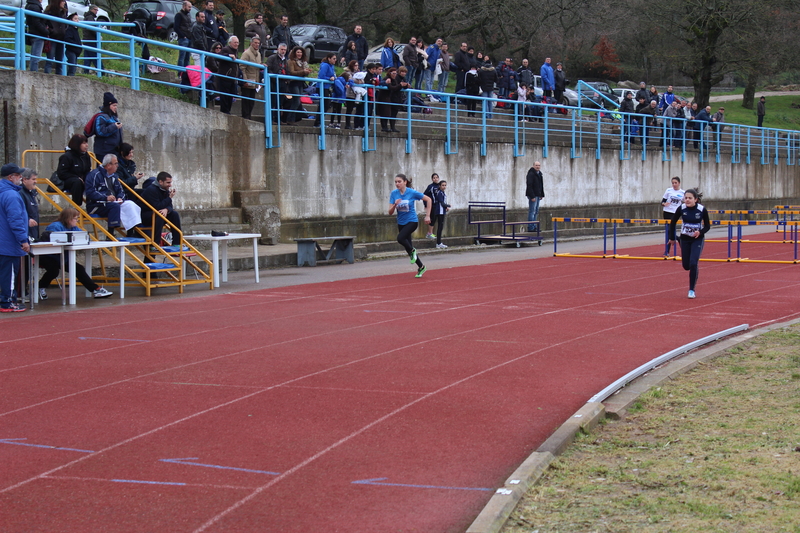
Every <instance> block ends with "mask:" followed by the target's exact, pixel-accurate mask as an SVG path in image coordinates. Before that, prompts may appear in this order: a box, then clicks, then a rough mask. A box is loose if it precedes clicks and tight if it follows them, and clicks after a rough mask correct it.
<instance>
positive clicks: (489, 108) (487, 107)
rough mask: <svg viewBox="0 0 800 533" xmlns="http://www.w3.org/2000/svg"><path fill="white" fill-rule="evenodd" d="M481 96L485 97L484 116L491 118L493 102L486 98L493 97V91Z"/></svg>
mask: <svg viewBox="0 0 800 533" xmlns="http://www.w3.org/2000/svg"><path fill="white" fill-rule="evenodd" d="M483 97H484V98H486V100H484V101H483V111H484V113H486V118H492V107H493V106H494V102H490V101H489V100H488V99H489V98H494V91H489V92H488V93H483Z"/></svg>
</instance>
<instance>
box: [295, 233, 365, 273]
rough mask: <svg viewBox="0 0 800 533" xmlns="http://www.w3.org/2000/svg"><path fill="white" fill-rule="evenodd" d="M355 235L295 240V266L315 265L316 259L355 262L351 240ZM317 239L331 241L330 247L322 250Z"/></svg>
mask: <svg viewBox="0 0 800 533" xmlns="http://www.w3.org/2000/svg"><path fill="white" fill-rule="evenodd" d="M354 239H355V237H348V236H337V237H307V238H302V239H295V241H297V266H303V265H305V264H306V263H308V266H317V261H337V262H341V261H347V262H348V263H350V264H353V263H354V262H355V256H354V254H353V240H354ZM319 241H332V242H331V245H330V248H329V249H327V250H323V249H322V247H321V246H320V245H319Z"/></svg>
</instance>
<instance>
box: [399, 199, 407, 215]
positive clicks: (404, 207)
mask: <svg viewBox="0 0 800 533" xmlns="http://www.w3.org/2000/svg"><path fill="white" fill-rule="evenodd" d="M397 211H398V212H399V213H408V200H400V203H399V204H397Z"/></svg>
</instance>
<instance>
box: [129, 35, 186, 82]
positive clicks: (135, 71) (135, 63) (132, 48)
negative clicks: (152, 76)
mask: <svg viewBox="0 0 800 533" xmlns="http://www.w3.org/2000/svg"><path fill="white" fill-rule="evenodd" d="M128 54H129V56H130V57H129V60H130V62H131V89H133V90H134V91H138V90H139V59H138V58H137V57H136V39H133V38H132V39H131V40H130V41H128ZM200 79H202V72H201V78H200Z"/></svg>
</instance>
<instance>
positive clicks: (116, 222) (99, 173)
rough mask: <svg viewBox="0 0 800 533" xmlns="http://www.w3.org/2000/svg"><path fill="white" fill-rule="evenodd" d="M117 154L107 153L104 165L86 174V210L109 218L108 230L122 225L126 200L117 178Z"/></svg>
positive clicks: (111, 230) (91, 213)
mask: <svg viewBox="0 0 800 533" xmlns="http://www.w3.org/2000/svg"><path fill="white" fill-rule="evenodd" d="M118 167H119V163H118V162H117V156H115V155H114V154H107V155H106V156H105V157H104V158H103V166H101V167H97V168H96V169H94V170H92V171H91V172H89V174H88V175H87V176H86V191H85V194H86V211H87V212H88V213H89V214H90V215H97V216H100V217H106V218H108V230H109V231H110V232H111V233H113V232H114V231H113V230H114V228H117V227H119V226H120V225H121V222H120V217H119V209H120V205H121V204H122V202H123V201H124V200H125V192H124V191H123V190H122V185H120V183H119V179H118V178H117V174H116V172H117V168H118Z"/></svg>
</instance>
